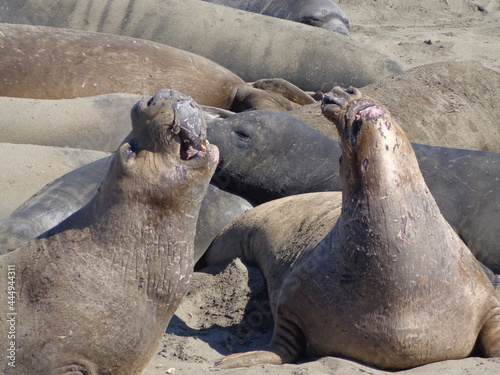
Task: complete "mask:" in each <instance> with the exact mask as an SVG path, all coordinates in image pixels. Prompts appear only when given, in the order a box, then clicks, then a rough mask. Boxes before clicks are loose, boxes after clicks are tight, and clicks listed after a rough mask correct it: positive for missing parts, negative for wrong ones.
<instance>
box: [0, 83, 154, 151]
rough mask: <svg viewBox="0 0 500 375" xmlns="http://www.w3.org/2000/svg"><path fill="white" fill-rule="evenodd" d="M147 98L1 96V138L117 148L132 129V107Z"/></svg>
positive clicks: (96, 148) (106, 95)
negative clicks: (51, 98)
mask: <svg viewBox="0 0 500 375" xmlns="http://www.w3.org/2000/svg"><path fill="white" fill-rule="evenodd" d="M144 98H145V97H144V96H142V95H137V94H124V93H112V94H103V95H97V96H89V97H83V98H73V99H55V100H50V99H43V100H42V99H31V98H13V97H4V96H2V97H0V108H2V116H1V117H0V139H1V140H2V141H3V142H9V143H17V144H35V145H43V146H56V147H71V148H79V149H86V150H97V151H105V152H114V151H116V149H117V148H118V146H119V145H120V142H121V141H122V140H123V139H124V138H125V137H126V136H127V135H128V133H130V108H132V107H133V106H134V104H135V103H137V102H138V101H139V100H141V99H144ZM14 124H15V126H14Z"/></svg>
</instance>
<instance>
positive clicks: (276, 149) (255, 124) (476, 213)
mask: <svg viewBox="0 0 500 375" xmlns="http://www.w3.org/2000/svg"><path fill="white" fill-rule="evenodd" d="M408 125H410V124H408ZM207 137H208V139H209V140H210V141H211V142H213V143H214V144H216V145H217V146H218V147H219V150H220V153H221V158H220V163H219V166H218V167H217V171H216V173H215V175H214V177H213V178H212V182H213V183H214V184H215V185H217V186H218V187H220V188H221V189H224V190H227V191H229V192H232V193H234V194H238V195H241V196H243V197H245V198H247V199H250V200H251V201H253V202H255V203H257V204H261V203H264V202H267V201H269V200H272V199H276V198H280V197H285V196H289V195H294V194H302V193H309V192H318V191H339V190H340V179H339V163H338V160H339V157H340V156H341V147H340V144H339V143H338V142H337V141H335V140H332V139H330V138H327V137H325V136H323V135H322V134H320V133H319V132H317V131H316V130H314V129H313V128H311V127H310V126H308V125H307V124H305V123H303V122H302V121H300V120H298V119H297V118H295V117H294V116H291V115H290V114H288V113H283V112H271V111H250V112H244V113H237V114H235V115H234V116H230V117H228V118H225V119H220V120H216V121H210V122H209V123H208V125H207ZM412 146H413V149H414V151H415V154H416V156H417V159H418V163H419V166H420V169H421V171H422V174H423V176H424V179H425V182H426V184H427V186H428V187H429V189H430V191H431V193H432V195H433V196H434V199H436V202H437V204H438V206H439V208H440V210H441V212H442V214H443V216H444V217H445V219H446V220H447V221H448V222H449V223H450V224H451V225H452V227H453V228H454V229H455V230H456V231H457V233H459V235H460V237H461V238H462V239H463V240H464V241H465V243H466V244H467V246H468V247H469V249H471V250H472V252H473V253H474V255H475V256H476V257H477V258H478V259H479V260H480V261H481V262H483V263H484V264H485V265H486V266H487V267H489V268H491V270H493V271H494V272H495V273H497V274H499V273H500V246H499V244H498V240H497V238H498V235H497V234H498V231H499V230H500V224H499V223H500V220H499V218H500V208H499V207H500V189H498V176H500V154H497V153H492V152H484V151H475V150H463V149H458V148H446V147H435V146H427V145H422V144H417V143H412Z"/></svg>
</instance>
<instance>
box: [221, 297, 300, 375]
mask: <svg viewBox="0 0 500 375" xmlns="http://www.w3.org/2000/svg"><path fill="white" fill-rule="evenodd" d="M284 308H286V307H285V306H283V304H281V305H280V306H278V309H277V312H276V321H275V324H274V332H273V338H272V340H271V343H270V344H269V345H268V346H266V347H265V348H263V349H262V350H252V351H249V352H244V353H235V354H230V355H228V356H226V357H224V358H222V359H221V360H220V361H218V362H216V363H215V365H216V366H217V367H218V368H221V369H222V368H236V367H249V366H253V365H258V364H263V363H268V364H271V365H281V364H283V363H294V362H296V361H297V360H298V359H299V357H300V356H301V355H302V354H303V353H304V352H305V344H304V343H305V342H306V339H305V337H304V333H303V332H302V330H301V329H300V327H299V325H297V324H296V323H295V322H294V320H295V319H297V317H296V316H295V314H294V313H293V311H291V310H287V311H286V312H284V311H283V309H284Z"/></svg>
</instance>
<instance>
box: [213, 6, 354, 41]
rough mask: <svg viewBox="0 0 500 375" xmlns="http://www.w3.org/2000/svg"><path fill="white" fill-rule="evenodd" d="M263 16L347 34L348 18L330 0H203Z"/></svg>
mask: <svg viewBox="0 0 500 375" xmlns="http://www.w3.org/2000/svg"><path fill="white" fill-rule="evenodd" d="M204 1H206V2H209V3H214V4H220V5H226V6H229V7H231V8H236V9H241V10H246V11H247V12H253V13H260V14H263V15H265V16H272V17H277V18H282V19H285V20H290V21H295V22H300V23H305V24H306V25H310V26H316V27H321V28H323V29H327V30H331V31H335V32H337V33H340V34H344V35H348V34H349V20H348V19H347V16H346V14H345V13H344V11H343V10H342V8H340V7H339V6H338V5H337V4H335V3H334V2H332V1H330V0H260V1H256V0H204Z"/></svg>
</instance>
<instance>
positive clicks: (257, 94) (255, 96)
mask: <svg viewBox="0 0 500 375" xmlns="http://www.w3.org/2000/svg"><path fill="white" fill-rule="evenodd" d="M231 96H232V97H233V100H232V104H231V108H230V109H231V111H234V112H243V111H247V110H251V109H259V110H268V111H291V110H292V109H295V108H299V107H301V106H303V105H305V104H312V103H315V100H314V99H313V98H312V96H310V95H309V94H307V93H306V92H304V91H302V90H301V89H299V88H298V87H297V86H295V85H293V84H291V83H290V82H288V81H286V80H284V79H280V78H276V79H266V80H260V81H257V82H254V83H253V84H242V85H240V86H237V87H236V88H234V89H233V93H232V94H231Z"/></svg>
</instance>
